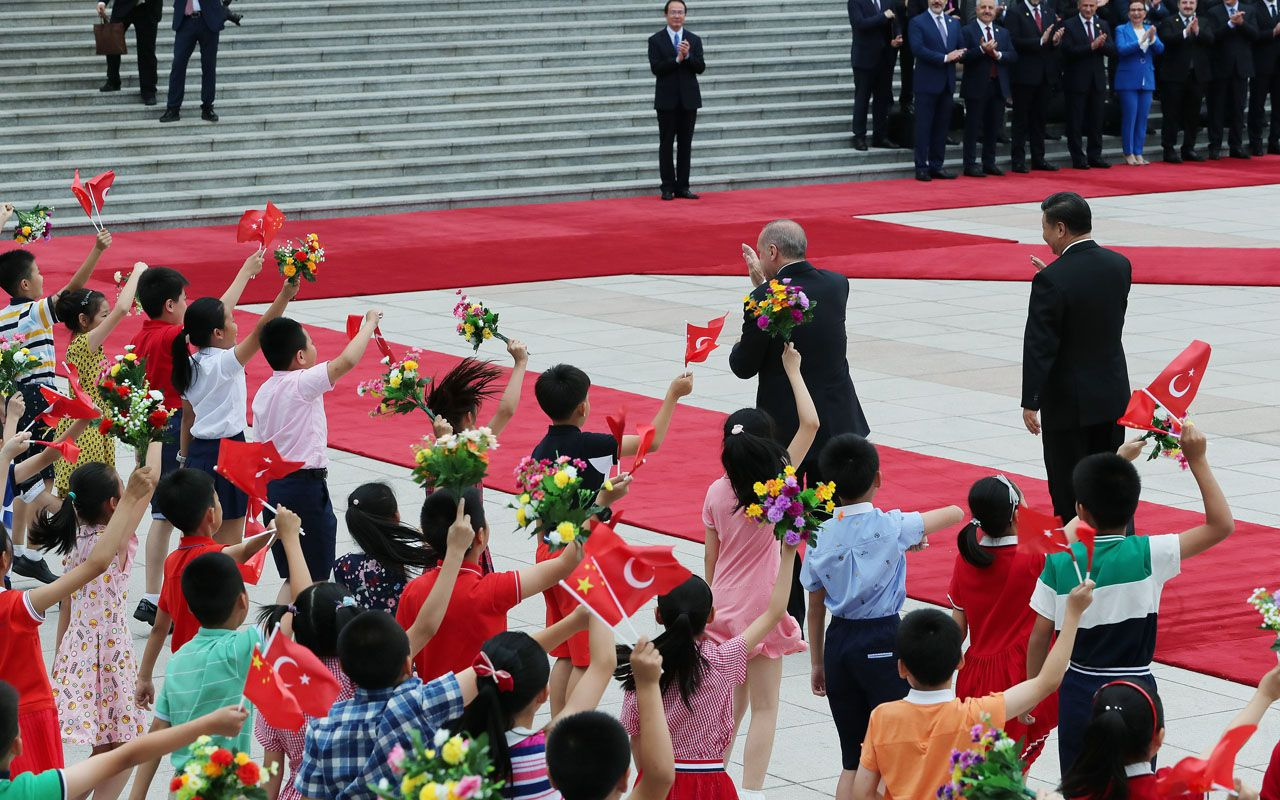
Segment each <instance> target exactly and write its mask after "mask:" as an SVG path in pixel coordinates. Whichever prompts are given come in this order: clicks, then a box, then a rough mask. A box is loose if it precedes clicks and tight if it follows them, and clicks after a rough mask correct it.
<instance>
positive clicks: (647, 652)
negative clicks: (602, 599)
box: [630, 638, 676, 800]
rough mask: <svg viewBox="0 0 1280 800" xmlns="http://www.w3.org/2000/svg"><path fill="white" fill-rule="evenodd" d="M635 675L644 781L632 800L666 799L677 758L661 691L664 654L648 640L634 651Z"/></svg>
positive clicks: (639, 760)
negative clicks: (672, 744) (660, 682)
mask: <svg viewBox="0 0 1280 800" xmlns="http://www.w3.org/2000/svg"><path fill="white" fill-rule="evenodd" d="M631 674H632V675H633V676H634V677H635V680H636V711H637V712H638V716H639V717H640V736H639V737H637V738H638V739H639V742H640V746H639V747H638V748H637V752H636V753H635V754H634V755H635V759H636V769H637V770H639V771H640V781H639V782H638V783H637V784H636V788H635V789H634V790H633V791H632V792H631V795H630V800H663V798H665V797H666V796H667V792H669V791H670V790H671V785H672V784H673V783H675V781H676V757H675V750H674V749H673V748H672V747H671V729H670V728H669V727H668V726H667V712H666V711H665V710H664V709H663V707H662V691H661V690H660V689H659V688H658V680H659V678H661V677H662V654H661V653H659V652H658V648H657V647H654V645H653V642H650V641H649V640H648V639H643V638H642V639H641V640H640V641H639V643H638V644H636V649H635V650H633V651H631Z"/></svg>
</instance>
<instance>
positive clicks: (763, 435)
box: [720, 408, 789, 508]
mask: <svg viewBox="0 0 1280 800" xmlns="http://www.w3.org/2000/svg"><path fill="white" fill-rule="evenodd" d="M735 430H738V432H737V433H734V431H735ZM776 433H777V431H776V428H775V426H774V424H773V417H771V416H769V414H768V412H766V411H761V410H760V409H756V408H742V409H739V410H737V411H735V412H733V413H732V414H730V415H729V418H728V419H726V420H725V421H724V443H723V444H722V445H721V447H720V463H721V465H723V466H724V474H725V477H727V478H728V479H729V485H730V486H732V487H733V495H734V497H736V498H737V500H738V505H737V507H738V508H746V507H747V506H749V505H751V504H752V503H754V502H756V492H755V489H754V488H753V487H754V486H755V484H756V483H757V482H763V481H767V480H770V479H772V478H776V477H778V473H779V472H781V471H782V468H783V467H784V466H786V465H787V463H788V461H789V457H788V455H787V449H786V448H785V447H783V446H782V445H781V444H779V443H778V441H777V439H776V436H775V434H776Z"/></svg>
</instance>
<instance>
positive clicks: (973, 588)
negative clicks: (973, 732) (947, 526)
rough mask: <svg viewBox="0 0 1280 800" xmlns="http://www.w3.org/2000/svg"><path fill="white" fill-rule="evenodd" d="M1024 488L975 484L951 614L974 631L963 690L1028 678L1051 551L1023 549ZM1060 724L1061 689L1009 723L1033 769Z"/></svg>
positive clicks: (960, 683) (959, 686) (974, 693)
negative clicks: (1034, 595)
mask: <svg viewBox="0 0 1280 800" xmlns="http://www.w3.org/2000/svg"><path fill="white" fill-rule="evenodd" d="M1021 505H1022V493H1021V492H1020V491H1019V490H1018V487H1017V486H1015V485H1014V484H1013V483H1012V482H1011V481H1010V480H1009V479H1008V478H1006V477H1005V476H1003V475H997V476H995V477H992V478H982V479H981V480H979V481H978V482H977V483H975V484H974V485H973V488H971V489H970V490H969V512H970V514H971V515H972V520H971V521H970V522H969V524H968V525H966V526H964V528H962V529H961V530H960V537H959V542H958V544H959V548H960V554H959V555H958V556H956V564H955V568H954V570H953V571H952V574H951V589H950V591H949V592H948V599H949V600H950V601H951V606H952V612H951V615H952V617H954V618H955V621H956V624H958V625H959V626H960V630H961V631H965V632H967V633H968V635H969V649H968V650H967V651H966V652H965V654H964V663H963V665H962V666H961V668H960V674H959V676H958V677H957V678H956V696H957V697H960V698H966V697H983V696H985V695H988V694H991V693H993V692H1002V691H1004V690H1005V689H1007V688H1008V687H1010V686H1016V685H1017V684H1019V683H1022V682H1023V681H1025V680H1026V679H1027V638H1028V637H1029V636H1030V634H1031V628H1032V626H1033V625H1034V624H1035V618H1036V613H1035V612H1034V611H1032V610H1031V606H1030V602H1029V601H1030V600H1031V592H1032V591H1033V590H1034V589H1035V586H1036V579H1037V578H1038V577H1039V576H1040V572H1041V570H1042V569H1043V568H1044V556H1031V555H1027V554H1025V553H1018V552H1017V544H1018V535H1017V509H1018V508H1019V506H1021ZM1057 724H1058V697H1057V693H1056V692H1055V693H1054V694H1051V695H1049V697H1047V698H1045V700H1044V701H1043V702H1042V703H1040V705H1038V706H1036V707H1035V709H1033V710H1032V711H1031V713H1030V714H1024V715H1022V716H1021V717H1018V718H1017V719H1011V720H1009V721H1008V723H1007V724H1006V725H1005V731H1006V732H1007V733H1008V734H1009V736H1010V738H1012V739H1014V740H1019V741H1021V742H1022V745H1023V751H1022V757H1023V759H1024V760H1025V761H1026V763H1027V767H1028V768H1030V767H1031V764H1032V763H1033V762H1034V761H1035V760H1036V758H1038V757H1039V755H1040V752H1041V750H1043V749H1044V742H1045V739H1046V738H1048V736H1049V733H1050V732H1051V731H1052V730H1053V729H1054V727H1055V726H1056V725H1057Z"/></svg>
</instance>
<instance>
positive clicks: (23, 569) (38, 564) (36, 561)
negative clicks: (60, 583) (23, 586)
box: [13, 556, 58, 583]
mask: <svg viewBox="0 0 1280 800" xmlns="http://www.w3.org/2000/svg"><path fill="white" fill-rule="evenodd" d="M13 572H14V574H15V575H21V576H23V577H24V578H34V579H35V580H38V581H40V582H41V583H53V582H54V581H56V580H57V579H58V576H57V575H54V574H53V571H52V570H50V569H49V565H48V564H46V563H45V562H44V559H43V558H30V557H28V556H15V557H14V559H13Z"/></svg>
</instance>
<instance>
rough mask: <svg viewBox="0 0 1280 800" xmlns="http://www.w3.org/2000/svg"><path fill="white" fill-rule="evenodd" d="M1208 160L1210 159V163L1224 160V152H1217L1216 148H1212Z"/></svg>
mask: <svg viewBox="0 0 1280 800" xmlns="http://www.w3.org/2000/svg"><path fill="white" fill-rule="evenodd" d="M1207 158H1208V159H1209V160H1210V161H1217V160H1218V159H1220V158H1222V151H1221V150H1217V149H1214V148H1212V147H1210V148H1209V153H1208V155H1207Z"/></svg>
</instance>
